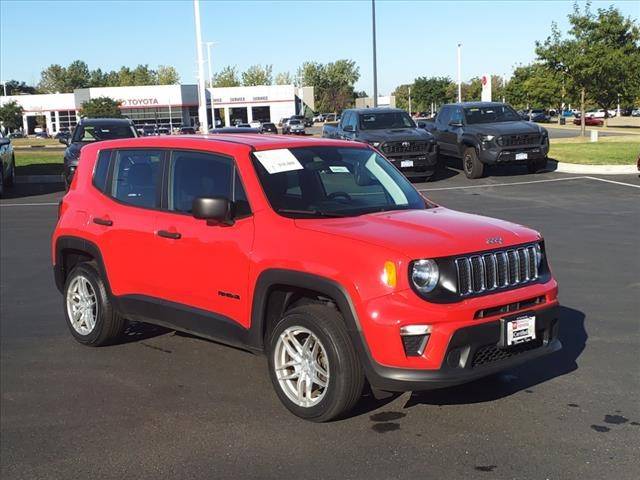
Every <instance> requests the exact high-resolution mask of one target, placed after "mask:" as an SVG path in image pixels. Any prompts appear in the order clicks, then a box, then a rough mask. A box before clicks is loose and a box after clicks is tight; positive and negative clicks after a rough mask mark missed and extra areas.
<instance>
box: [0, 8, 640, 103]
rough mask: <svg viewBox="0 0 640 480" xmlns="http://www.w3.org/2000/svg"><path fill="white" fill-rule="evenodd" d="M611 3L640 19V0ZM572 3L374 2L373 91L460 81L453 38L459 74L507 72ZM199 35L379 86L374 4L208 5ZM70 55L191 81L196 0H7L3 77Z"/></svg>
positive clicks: (246, 58) (250, 53) (243, 55)
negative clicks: (353, 68) (342, 64)
mask: <svg viewBox="0 0 640 480" xmlns="http://www.w3.org/2000/svg"><path fill="white" fill-rule="evenodd" d="M611 4H613V5H615V6H616V7H618V8H620V10H622V12H623V13H624V14H625V15H627V16H631V17H633V18H635V19H638V18H640V2H639V1H637V0H635V1H620V0H618V1H608V2H599V1H594V2H592V8H593V9H594V10H595V9H596V8H599V7H603V8H604V7H607V6H609V5H611ZM572 5H573V2H572V1H567V0H556V1H535V2H532V1H450V2H438V1H384V0H377V2H376V17H377V31H378V35H377V40H378V90H379V92H380V93H381V94H384V93H389V92H390V91H392V90H393V89H394V88H395V87H396V86H397V85H398V84H401V83H406V82H408V81H410V80H411V79H413V78H415V77H416V76H420V75H426V76H432V75H438V76H440V75H446V76H450V77H451V78H454V79H455V76H456V44H457V43H458V42H459V41H461V42H462V43H463V53H462V65H463V66H462V77H463V79H464V80H466V79H469V78H471V77H473V76H478V75H481V74H483V73H493V74H498V75H502V74H507V75H508V74H509V73H510V72H511V71H512V69H513V67H514V65H517V64H519V63H528V62H530V61H531V60H532V59H533V58H534V42H535V41H536V40H543V39H544V38H546V37H547V36H548V35H549V33H550V28H551V22H552V21H556V22H557V23H558V24H559V25H560V27H561V28H563V30H566V27H567V13H569V12H570V11H571V9H572ZM201 15H202V30H203V40H204V41H215V42H218V45H216V46H215V47H214V48H213V61H212V64H213V66H214V70H218V69H219V68H221V67H222V66H224V65H228V64H232V65H237V66H238V68H239V70H243V69H245V68H246V67H248V66H250V65H252V64H255V63H261V64H272V65H273V70H274V74H275V73H276V72H280V71H289V72H291V73H292V74H295V72H296V70H297V68H298V66H299V65H300V64H301V63H303V62H304V61H307V60H316V61H320V62H329V61H332V60H336V59H339V58H349V59H353V60H355V61H356V62H357V64H358V65H359V67H360V73H361V77H360V81H359V82H358V84H357V86H356V87H357V88H358V89H362V90H365V91H367V92H368V93H369V94H371V93H372V90H373V87H372V67H371V59H372V54H371V2H370V1H368V0H362V1H310V0H309V1H305V0H298V1H277V2H276V1H266V0H263V1H242V0H236V1H233V2H227V1H202V2H201ZM75 59H81V60H84V61H86V62H87V63H88V65H89V68H91V69H94V68H98V67H99V68H101V69H102V70H111V69H117V68H119V67H120V66H122V65H127V66H135V65H137V64H139V63H143V64H144V63H147V64H149V65H150V66H151V67H152V68H153V67H156V66H157V65H160V64H164V65H173V66H174V67H175V68H176V69H177V70H178V72H179V74H180V77H181V81H182V83H195V81H196V80H195V76H196V53H195V33H194V19H193V2H192V1H191V0H181V1H180V0H165V1H162V0H158V1H81V0H77V1H66V2H65V1H58V2H53V1H24V0H23V1H15V0H0V77H1V78H0V79H2V80H9V79H18V80H22V81H26V82H27V83H30V84H35V83H37V82H38V80H39V78H40V71H41V70H42V69H43V68H45V67H46V66H48V65H50V64H52V63H59V64H62V65H67V64H68V63H70V62H71V61H73V60H75Z"/></svg>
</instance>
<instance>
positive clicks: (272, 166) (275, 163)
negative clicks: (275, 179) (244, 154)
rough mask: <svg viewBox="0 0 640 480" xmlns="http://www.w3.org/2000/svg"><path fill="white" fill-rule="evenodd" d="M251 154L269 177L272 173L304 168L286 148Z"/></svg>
mask: <svg viewBox="0 0 640 480" xmlns="http://www.w3.org/2000/svg"><path fill="white" fill-rule="evenodd" d="M253 154H254V155H255V156H256V158H257V159H258V161H259V162H260V163H261V164H262V166H263V167H264V168H265V169H266V170H267V172H269V174H271V175H273V174H274V173H282V172H291V171H293V170H302V169H303V168H304V167H303V166H302V165H301V164H300V162H299V161H298V159H297V158H296V157H295V156H294V155H293V153H291V151H290V150H288V149H286V148H283V149H279V150H264V151H262V152H253Z"/></svg>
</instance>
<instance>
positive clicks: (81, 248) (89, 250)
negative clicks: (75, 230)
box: [53, 235, 113, 297]
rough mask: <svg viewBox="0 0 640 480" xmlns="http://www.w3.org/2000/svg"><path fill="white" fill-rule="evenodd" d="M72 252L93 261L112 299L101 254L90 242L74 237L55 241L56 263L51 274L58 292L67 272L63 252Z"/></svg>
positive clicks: (61, 287) (60, 238)
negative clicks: (88, 257) (90, 258)
mask: <svg viewBox="0 0 640 480" xmlns="http://www.w3.org/2000/svg"><path fill="white" fill-rule="evenodd" d="M68 250H71V251H74V252H78V253H84V254H86V255H88V256H90V257H92V258H93V259H94V260H95V263H96V266H97V268H98V272H99V273H100V275H101V277H102V280H103V282H104V284H105V287H106V289H107V292H108V294H109V296H110V297H112V296H113V295H112V293H111V285H110V284H109V276H108V275H107V269H106V268H105V265H104V260H103V258H102V253H101V252H100V249H99V248H98V246H97V245H96V244H95V243H93V242H92V241H90V240H87V239H85V238H82V237H74V236H66V235H65V236H61V237H58V239H57V240H56V247H55V255H56V257H55V258H56V261H55V264H54V265H53V274H54V279H55V282H56V287H57V288H58V290H59V291H60V292H62V291H63V290H64V283H65V280H66V277H67V275H68V274H69V272H67V271H65V264H64V257H63V255H64V252H65V251H68Z"/></svg>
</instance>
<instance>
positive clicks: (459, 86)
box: [458, 43, 462, 103]
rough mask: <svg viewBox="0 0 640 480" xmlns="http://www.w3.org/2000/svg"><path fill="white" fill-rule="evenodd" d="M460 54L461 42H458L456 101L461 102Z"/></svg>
mask: <svg viewBox="0 0 640 480" xmlns="http://www.w3.org/2000/svg"><path fill="white" fill-rule="evenodd" d="M461 56H462V43H458V103H461V102H462V74H461V69H460V62H461Z"/></svg>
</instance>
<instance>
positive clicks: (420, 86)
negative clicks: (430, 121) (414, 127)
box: [396, 77, 455, 112]
mask: <svg viewBox="0 0 640 480" xmlns="http://www.w3.org/2000/svg"><path fill="white" fill-rule="evenodd" d="M452 85H453V82H452V81H451V79H450V78H449V77H418V78H416V79H415V81H414V82H413V85H412V86H411V109H412V110H413V111H414V112H415V111H425V110H429V109H430V108H431V104H432V103H433V104H435V105H436V107H438V106H439V105H442V104H444V103H450V102H453V101H454V99H455V97H454V93H453V92H454V91H455V89H453V88H452ZM407 97H408V89H407ZM407 101H408V99H407ZM396 102H397V99H396Z"/></svg>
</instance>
